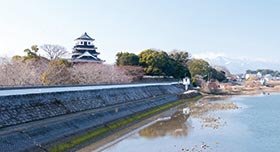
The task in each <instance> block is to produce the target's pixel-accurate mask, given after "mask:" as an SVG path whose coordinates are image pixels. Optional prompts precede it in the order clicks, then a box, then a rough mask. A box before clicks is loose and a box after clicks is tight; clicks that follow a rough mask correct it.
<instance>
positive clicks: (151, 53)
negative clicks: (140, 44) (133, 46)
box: [139, 49, 171, 76]
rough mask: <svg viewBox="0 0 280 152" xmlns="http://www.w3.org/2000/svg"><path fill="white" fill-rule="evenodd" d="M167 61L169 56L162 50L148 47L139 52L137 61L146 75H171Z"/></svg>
mask: <svg viewBox="0 0 280 152" xmlns="http://www.w3.org/2000/svg"><path fill="white" fill-rule="evenodd" d="M168 61H169V56H168V54H167V53H166V52H164V51H157V50H152V49H148V50H144V51H142V52H141V53H140V54H139V63H140V65H141V66H142V67H144V71H145V72H146V74H148V75H166V76H169V75H171V73H169V69H168V68H170V67H168V66H170V64H168Z"/></svg>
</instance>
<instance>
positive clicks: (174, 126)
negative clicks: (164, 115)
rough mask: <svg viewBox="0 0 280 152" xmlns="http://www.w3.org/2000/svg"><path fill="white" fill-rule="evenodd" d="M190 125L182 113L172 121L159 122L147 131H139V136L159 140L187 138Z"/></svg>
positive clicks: (176, 115) (147, 128) (178, 113)
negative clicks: (170, 137) (160, 138)
mask: <svg viewBox="0 0 280 152" xmlns="http://www.w3.org/2000/svg"><path fill="white" fill-rule="evenodd" d="M187 134H188V124H187V116H185V115H184V114H182V112H177V113H176V114H175V115H173V116H172V117H171V119H170V120H166V121H159V122H157V123H155V124H153V125H151V126H149V127H146V128H145V129H143V130H141V131H139V135H140V136H142V137H145V138H157V137H164V136H174V137H180V136H187Z"/></svg>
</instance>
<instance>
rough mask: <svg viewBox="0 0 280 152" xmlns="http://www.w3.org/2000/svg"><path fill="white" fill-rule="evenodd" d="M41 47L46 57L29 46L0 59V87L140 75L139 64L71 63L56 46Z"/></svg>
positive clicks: (112, 80)
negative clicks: (20, 51)
mask: <svg viewBox="0 0 280 152" xmlns="http://www.w3.org/2000/svg"><path fill="white" fill-rule="evenodd" d="M41 49H43V50H44V51H45V50H47V51H48V52H49V54H48V55H47V57H43V56H41V55H40V54H39V50H40V48H39V47H38V46H37V45H33V46H31V48H27V49H25V50H24V52H25V53H26V55H24V56H18V55H16V56H14V57H12V59H11V60H8V59H5V58H2V59H1V61H0V87H1V86H2V87H4V86H34V85H36V86H40V85H68V84H111V83H130V82H132V81H136V80H137V79H139V78H140V77H141V76H142V75H143V74H144V72H143V69H142V68H141V67H135V66H123V67H118V66H115V65H107V64H92V63H78V64H73V63H71V62H69V61H68V60H66V59H62V58H61V57H62V55H63V54H66V53H67V52H66V50H64V49H63V47H60V46H57V45H44V46H42V47H41Z"/></svg>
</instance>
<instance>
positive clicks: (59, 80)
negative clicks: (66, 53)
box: [42, 59, 72, 85]
mask: <svg viewBox="0 0 280 152" xmlns="http://www.w3.org/2000/svg"><path fill="white" fill-rule="evenodd" d="M70 66H71V64H70V63H69V62H68V61H67V60H63V59H59V60H53V61H50V62H49V65H48V69H47V70H46V71H45V72H44V73H43V74H42V82H43V84H44V85H61V84H71V83H72V81H71V73H70V70H69V68H70Z"/></svg>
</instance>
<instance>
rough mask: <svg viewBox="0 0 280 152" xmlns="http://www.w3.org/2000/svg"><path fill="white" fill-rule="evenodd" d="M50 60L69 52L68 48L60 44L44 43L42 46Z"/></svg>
mask: <svg viewBox="0 0 280 152" xmlns="http://www.w3.org/2000/svg"><path fill="white" fill-rule="evenodd" d="M41 49H43V50H44V51H45V52H46V53H47V56H48V58H49V59H50V60H56V59H59V58H61V57H62V56H63V55H65V54H67V53H68V52H67V51H66V48H65V47H63V46H60V45H53V44H44V45H42V46H41Z"/></svg>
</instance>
